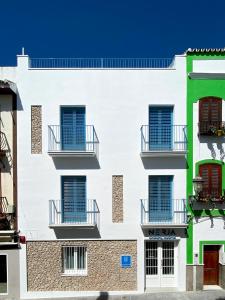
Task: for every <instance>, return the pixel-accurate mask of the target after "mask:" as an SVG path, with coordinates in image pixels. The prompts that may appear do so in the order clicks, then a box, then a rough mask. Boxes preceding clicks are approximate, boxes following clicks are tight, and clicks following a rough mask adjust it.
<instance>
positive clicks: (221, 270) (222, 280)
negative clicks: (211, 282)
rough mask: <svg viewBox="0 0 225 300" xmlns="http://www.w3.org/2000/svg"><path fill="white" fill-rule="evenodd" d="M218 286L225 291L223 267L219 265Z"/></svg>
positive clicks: (224, 268)
mask: <svg viewBox="0 0 225 300" xmlns="http://www.w3.org/2000/svg"><path fill="white" fill-rule="evenodd" d="M219 285H220V287H221V288H222V289H225V265H221V264H219Z"/></svg>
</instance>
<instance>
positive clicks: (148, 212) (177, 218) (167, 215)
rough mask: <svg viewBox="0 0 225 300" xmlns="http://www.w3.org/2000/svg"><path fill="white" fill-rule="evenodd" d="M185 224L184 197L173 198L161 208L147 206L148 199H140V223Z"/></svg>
mask: <svg viewBox="0 0 225 300" xmlns="http://www.w3.org/2000/svg"><path fill="white" fill-rule="evenodd" d="M186 224H187V210H186V203H185V199H173V200H172V202H171V205H167V206H164V207H161V208H158V209H157V208H155V209H153V208H151V207H149V200H148V199H141V225H168V226H171V225H174V226H179V225H180V226H185V225H186Z"/></svg>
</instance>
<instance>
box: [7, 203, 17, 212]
mask: <svg viewBox="0 0 225 300" xmlns="http://www.w3.org/2000/svg"><path fill="white" fill-rule="evenodd" d="M14 212H15V205H8V207H7V214H13V213H14Z"/></svg>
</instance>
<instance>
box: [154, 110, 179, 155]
mask: <svg viewBox="0 0 225 300" xmlns="http://www.w3.org/2000/svg"><path fill="white" fill-rule="evenodd" d="M172 147H173V107H172V106H150V107H149V150H151V151H154V150H172Z"/></svg>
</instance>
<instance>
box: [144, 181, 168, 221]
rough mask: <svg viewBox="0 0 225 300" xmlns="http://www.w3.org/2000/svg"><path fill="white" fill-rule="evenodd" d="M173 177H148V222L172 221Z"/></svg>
mask: <svg viewBox="0 0 225 300" xmlns="http://www.w3.org/2000/svg"><path fill="white" fill-rule="evenodd" d="M172 182H173V176H149V221H150V222H160V221H171V220H172V217H173V215H172V210H173V207H172Z"/></svg>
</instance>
